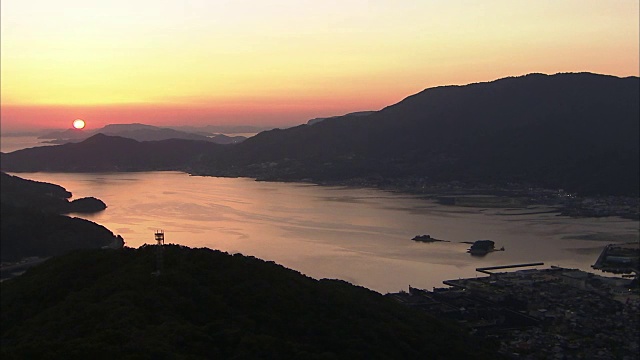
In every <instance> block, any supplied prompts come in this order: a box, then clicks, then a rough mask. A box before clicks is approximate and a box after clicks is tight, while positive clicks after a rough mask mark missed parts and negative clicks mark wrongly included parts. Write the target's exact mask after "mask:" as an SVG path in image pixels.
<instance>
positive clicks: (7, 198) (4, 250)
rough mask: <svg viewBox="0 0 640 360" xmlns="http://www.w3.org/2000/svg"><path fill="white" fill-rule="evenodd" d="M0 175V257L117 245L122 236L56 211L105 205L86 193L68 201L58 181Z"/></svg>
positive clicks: (95, 208)
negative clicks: (41, 180) (47, 181)
mask: <svg viewBox="0 0 640 360" xmlns="http://www.w3.org/2000/svg"><path fill="white" fill-rule="evenodd" d="M0 175H1V179H0V180H1V181H0V186H1V190H2V191H1V192H0V195H1V196H0V200H1V201H0V204H1V207H2V209H1V210H2V222H1V229H0V249H1V251H0V260H1V261H3V262H5V261H17V260H20V259H22V258H25V257H31V256H39V257H47V256H54V255H60V254H64V253H66V252H68V251H70V250H74V249H81V248H101V247H103V246H110V245H113V246H116V245H119V244H122V243H123V241H124V240H123V239H122V238H119V237H116V236H114V234H113V233H111V231H109V230H107V229H106V228H104V227H103V226H101V225H98V224H95V223H93V222H91V221H87V220H83V219H78V218H70V217H67V216H63V215H59V214H64V213H70V212H96V211H100V210H104V209H105V208H106V205H105V204H104V203H103V202H102V201H101V200H99V199H96V198H93V197H89V198H81V199H76V200H74V201H72V202H69V200H68V198H70V197H71V193H70V192H68V191H67V190H66V189H65V188H63V187H62V186H59V185H54V184H49V183H44V182H38V181H32V180H26V179H22V178H20V177H17V176H11V175H8V174H6V173H0Z"/></svg>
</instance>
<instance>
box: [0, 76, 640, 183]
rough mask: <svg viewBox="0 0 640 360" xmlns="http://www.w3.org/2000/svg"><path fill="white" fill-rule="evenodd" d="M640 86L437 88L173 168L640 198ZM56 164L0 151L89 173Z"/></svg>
mask: <svg viewBox="0 0 640 360" xmlns="http://www.w3.org/2000/svg"><path fill="white" fill-rule="evenodd" d="M639 88H640V86H639V79H638V77H633V76H631V77H624V78H620V77H616V76H612V75H600V74H593V73H560V74H555V75H545V74H540V73H534V74H527V75H522V76H515V77H507V78H502V79H497V80H493V81H490V82H480V83H474V84H467V85H447V86H438V87H433V88H427V89H424V90H423V91H421V92H419V93H417V94H413V95H411V96H408V97H406V98H405V99H403V100H402V101H400V102H398V103H396V104H392V105H389V106H387V107H385V108H383V109H381V110H379V111H375V112H372V113H367V115H366V116H358V113H355V114H347V115H344V116H338V117H331V118H326V119H323V120H322V121H319V122H316V123H314V124H312V125H306V124H303V125H299V126H295V127H291V128H287V129H273V130H269V131H263V132H261V133H259V134H257V135H255V136H253V137H251V138H249V139H247V140H245V141H243V142H242V143H239V144H235V145H231V146H229V147H224V148H211V149H207V150H203V151H201V152H198V154H197V156H192V157H191V158H188V157H187V156H185V157H183V158H182V160H183V161H184V162H183V163H182V164H180V165H178V164H173V165H171V166H173V170H183V171H188V172H192V173H197V174H199V175H212V176H248V177H255V178H260V179H263V180H284V181H296V180H311V181H316V182H323V181H341V180H347V179H354V178H372V179H407V178H411V179H419V180H420V181H422V182H427V183H438V182H449V181H461V182H464V183H478V184H496V185H504V184H509V183H520V184H525V185H532V186H540V187H545V188H552V189H566V190H568V191H571V192H578V193H584V194H596V195H597V194H600V195H630V196H638V187H637V183H638V182H639V171H638V160H639V159H638V152H639V151H638V143H639V140H638V133H639V132H640V131H639V127H638V118H640V114H639V110H638V108H639V106H638V102H639V100H638V98H639V97H640V96H639V94H638V89H639ZM144 144H145V145H140V147H141V148H150V147H152V145H151V144H153V142H147V143H144ZM165 144H167V143H165ZM47 151H48V152H56V151H58V149H55V147H50V148H49V149H48V150H47ZM105 151H106V150H105ZM57 158H58V159H57V160H54V159H50V161H49V163H47V164H43V165H38V166H34V165H33V164H30V162H36V163H37V162H38V160H37V157H36V156H35V151H27V152H24V153H20V155H18V154H17V152H14V153H11V154H3V155H2V159H3V161H2V163H3V165H2V166H3V167H5V166H6V167H7V169H8V170H12V171H28V170H26V169H27V168H29V169H31V170H38V169H41V168H42V167H43V166H47V167H49V168H51V167H52V165H51V164H52V163H56V162H57V163H58V165H57V166H58V169H61V170H62V171H85V170H81V169H78V167H76V168H74V167H73V166H72V165H70V164H67V165H64V166H62V165H60V164H59V163H60V161H61V160H60V159H61V156H57ZM138 158H139V160H138V161H139V163H138V165H137V167H136V165H135V164H129V165H128V166H124V167H123V166H112V168H114V169H131V170H137V169H138V168H139V169H149V170H152V169H153V168H154V166H149V162H145V161H144V159H143V157H138ZM18 159H20V160H18ZM112 162H113V163H114V164H112V165H115V163H117V162H118V160H117V159H113V160H112ZM171 166H169V165H167V166H165V167H158V168H161V169H169V168H171ZM156 167H157V166H156Z"/></svg>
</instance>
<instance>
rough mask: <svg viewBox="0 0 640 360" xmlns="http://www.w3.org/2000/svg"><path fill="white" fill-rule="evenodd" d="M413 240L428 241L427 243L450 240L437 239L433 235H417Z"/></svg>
mask: <svg viewBox="0 0 640 360" xmlns="http://www.w3.org/2000/svg"><path fill="white" fill-rule="evenodd" d="M411 240H413V241H417V242H426V243H432V242H449V241H448V240H439V239H436V238H432V237H431V235H416V236H414V237H413V239H411Z"/></svg>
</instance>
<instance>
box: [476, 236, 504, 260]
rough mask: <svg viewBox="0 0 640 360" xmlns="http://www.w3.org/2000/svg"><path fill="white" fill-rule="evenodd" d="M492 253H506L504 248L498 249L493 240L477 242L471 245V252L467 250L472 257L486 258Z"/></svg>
mask: <svg viewBox="0 0 640 360" xmlns="http://www.w3.org/2000/svg"><path fill="white" fill-rule="evenodd" d="M492 251H504V246H503V247H501V248H500V249H496V248H495V242H493V241H492V240H476V241H475V242H473V244H471V247H470V248H469V250H467V252H468V253H469V254H471V255H472V256H484V255H487V254H488V253H490V252H492Z"/></svg>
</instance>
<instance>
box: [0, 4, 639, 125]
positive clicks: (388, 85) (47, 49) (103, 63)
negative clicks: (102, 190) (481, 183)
mask: <svg viewBox="0 0 640 360" xmlns="http://www.w3.org/2000/svg"><path fill="white" fill-rule="evenodd" d="M1 6H2V9H1V10H2V11H1V16H2V18H1V24H2V29H1V34H2V38H1V40H2V43H1V46H2V52H1V63H2V68H1V79H2V80H1V81H2V85H1V98H0V100H1V103H2V130H3V131H7V130H15V129H23V128H33V127H45V128H64V127H65V125H66V124H68V121H69V118H76V117H79V116H82V117H85V118H91V119H92V126H95V127H100V126H102V125H104V124H108V123H127V122H142V123H148V124H158V125H170V124H175V125H205V124H271V125H293V124H299V123H303V122H306V121H307V120H308V119H310V118H313V117H319V116H331V115H339V114H343V113H347V112H352V111H362V110H378V109H380V108H382V107H384V106H387V105H391V104H393V103H395V102H397V101H399V100H401V99H403V98H404V97H406V96H409V95H411V94H414V93H416V92H419V91H421V90H422V89H424V88H427V87H432V86H438V85H448V84H467V83H472V82H478V81H488V80H493V79H497V78H500V77H505V76H513V75H522V74H526V73H531V72H543V73H557V72H582V71H589V72H596V73H604V74H611V75H616V76H629V75H635V76H637V75H638V73H639V60H638V59H639V55H638V53H639V42H640V39H639V35H638V34H639V25H638V23H639V15H638V13H639V7H638V1H636V0H620V1H600V0H575V1H574V0H561V1H511V0H509V1H507V0H504V1H499V0H493V1H482V2H477V1H455V2H440V1H438V2H430V1H418V0H416V1H402V2H394V1H386V0H378V1H364V0H356V1H346V2H324V1H289V0H279V1H268V2H264V1H233V2H222V1H206V0H191V1H178V0H175V1H173V0H169V1H163V2H157V1H150V0H137V1H124V0H113V1H91V0H90V1H79V0H78V1H74V0H62V1H44V0H7V1H2V3H1Z"/></svg>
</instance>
